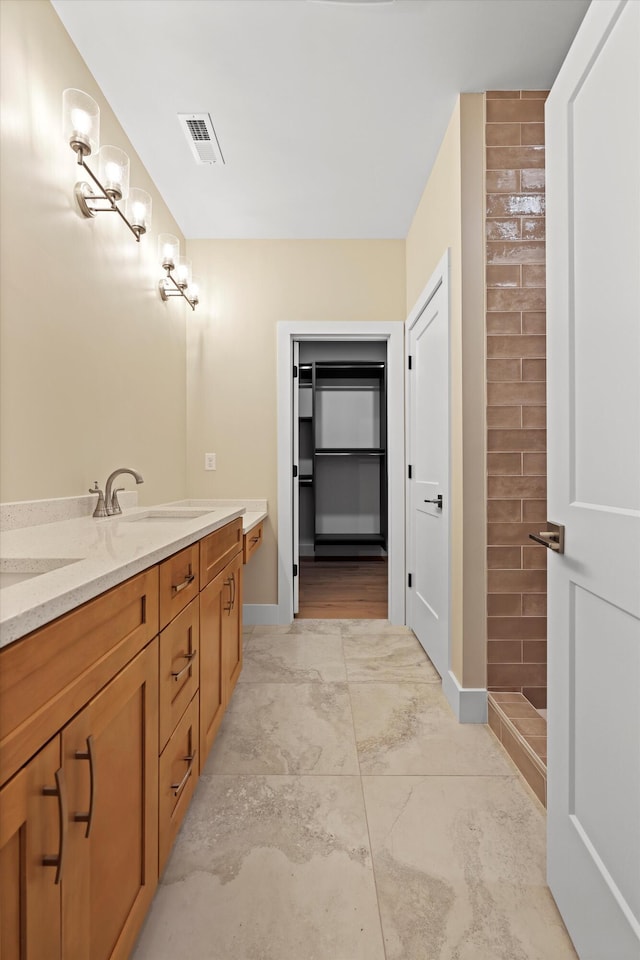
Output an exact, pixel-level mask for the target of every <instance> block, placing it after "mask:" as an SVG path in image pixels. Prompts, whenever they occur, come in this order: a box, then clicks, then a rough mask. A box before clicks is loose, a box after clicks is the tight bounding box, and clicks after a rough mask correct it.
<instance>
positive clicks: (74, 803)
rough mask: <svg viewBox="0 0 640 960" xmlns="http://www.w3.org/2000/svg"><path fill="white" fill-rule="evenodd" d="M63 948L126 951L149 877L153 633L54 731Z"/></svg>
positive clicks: (95, 953)
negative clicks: (64, 833)
mask: <svg viewBox="0 0 640 960" xmlns="http://www.w3.org/2000/svg"><path fill="white" fill-rule="evenodd" d="M62 754H63V765H64V768H65V775H66V779H67V784H68V791H69V807H70V809H69V841H68V846H69V851H68V854H69V859H68V866H69V868H70V869H69V870H68V872H67V875H66V877H65V878H64V879H63V888H62V904H63V913H62V942H63V956H64V957H70V958H71V957H87V958H89V957H90V958H91V960H107V958H113V960H124V958H126V957H128V956H129V954H130V952H131V949H132V947H133V944H134V942H135V938H136V936H137V934H138V931H139V929H140V927H141V925H142V921H143V919H144V915H145V913H146V911H147V909H148V907H149V904H150V903H151V899H152V897H153V893H154V891H155V888H156V885H157V877H158V641H157V639H156V640H154V641H153V642H152V643H150V644H149V645H148V646H147V647H145V649H144V650H143V651H142V652H141V653H140V654H138V656H137V657H136V658H135V659H134V660H132V661H131V663H130V664H129V665H128V666H126V667H125V668H124V670H122V671H121V672H120V673H119V674H118V675H117V676H116V677H115V678H114V679H113V680H112V681H111V683H109V684H108V685H107V686H106V687H105V688H104V690H102V692H101V693H99V694H98V695H97V696H96V697H94V699H93V700H91V701H90V703H89V704H88V705H87V706H86V707H85V709H84V710H83V711H82V712H81V713H80V714H79V715H78V716H77V717H76V718H75V719H74V720H73V721H72V722H71V723H70V724H69V726H68V727H66V728H65V729H64V730H63V732H62Z"/></svg>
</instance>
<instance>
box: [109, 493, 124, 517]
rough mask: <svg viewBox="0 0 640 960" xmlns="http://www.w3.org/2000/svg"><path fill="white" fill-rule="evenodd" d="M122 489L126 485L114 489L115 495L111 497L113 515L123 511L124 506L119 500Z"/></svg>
mask: <svg viewBox="0 0 640 960" xmlns="http://www.w3.org/2000/svg"><path fill="white" fill-rule="evenodd" d="M121 490H124V487H117V489H115V490H114V491H113V495H112V497H111V515H112V516H113V515H114V514H116V513H122V507H121V506H120V504H119V502H118V494H119V493H120V491H121Z"/></svg>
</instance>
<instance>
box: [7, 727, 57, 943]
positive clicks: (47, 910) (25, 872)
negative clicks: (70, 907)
mask: <svg viewBox="0 0 640 960" xmlns="http://www.w3.org/2000/svg"><path fill="white" fill-rule="evenodd" d="M45 790H46V791H47V793H46V794H45V793H43V791H45ZM65 802H66V794H65V788H64V775H63V773H62V771H61V770H60V738H59V737H55V738H54V739H53V740H52V741H51V742H50V743H48V744H47V746H46V747H43V749H42V750H41V751H40V753H38V754H36V756H35V757H34V758H33V760H31V761H30V762H29V763H28V764H27V766H26V767H23V769H22V770H20V772H19V773H17V774H16V775H15V777H14V778H13V780H10V781H9V783H7V784H6V786H4V787H3V788H2V790H0V957H1V958H2V960H59V958H60V957H61V955H62V954H61V941H60V882H59V880H60V876H61V875H62V874H64V872H65V871H66V869H67V866H68V861H67V859H66V857H67V851H66V849H65V839H66V836H65V831H66V827H67V824H66V816H65ZM60 857H61V858H62V863H61V868H60V871H59V870H58V868H57V866H56V865H53V862H52V861H53V860H57V859H58V858H60ZM45 858H46V859H47V860H49V861H50V864H49V865H47V864H44V863H43V860H44V859H45Z"/></svg>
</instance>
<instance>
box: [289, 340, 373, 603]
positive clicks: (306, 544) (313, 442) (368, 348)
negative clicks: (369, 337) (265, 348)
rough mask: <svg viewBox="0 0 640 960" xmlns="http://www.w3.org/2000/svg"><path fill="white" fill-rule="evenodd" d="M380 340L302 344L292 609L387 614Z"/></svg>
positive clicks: (299, 367) (299, 366) (299, 375)
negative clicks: (295, 580) (295, 604)
mask: <svg viewBox="0 0 640 960" xmlns="http://www.w3.org/2000/svg"><path fill="white" fill-rule="evenodd" d="M386 367H387V357H386V343H385V342H380V341H371V342H369V341H365V342H353V343H350V342H310V341H307V342H301V343H300V348H299V365H298V370H297V378H296V381H295V382H296V383H297V390H298V404H297V409H298V425H297V426H298V496H299V510H298V517H299V557H300V562H299V565H298V567H299V574H298V575H299V578H300V579H299V608H298V616H299V617H302V618H305V617H316V616H323V617H327V616H329V617H330V616H335V617H363V618H369V617H376V618H377V617H382V618H385V617H386V616H387V562H386V558H387V389H386Z"/></svg>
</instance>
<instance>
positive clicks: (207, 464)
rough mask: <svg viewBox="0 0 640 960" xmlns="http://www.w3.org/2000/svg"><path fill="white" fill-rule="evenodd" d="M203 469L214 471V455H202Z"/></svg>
mask: <svg viewBox="0 0 640 960" xmlns="http://www.w3.org/2000/svg"><path fill="white" fill-rule="evenodd" d="M204 468H205V470H215V469H216V455H215V453H205V455H204Z"/></svg>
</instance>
